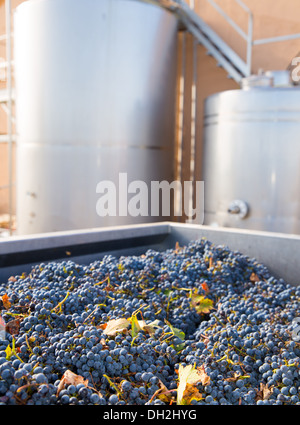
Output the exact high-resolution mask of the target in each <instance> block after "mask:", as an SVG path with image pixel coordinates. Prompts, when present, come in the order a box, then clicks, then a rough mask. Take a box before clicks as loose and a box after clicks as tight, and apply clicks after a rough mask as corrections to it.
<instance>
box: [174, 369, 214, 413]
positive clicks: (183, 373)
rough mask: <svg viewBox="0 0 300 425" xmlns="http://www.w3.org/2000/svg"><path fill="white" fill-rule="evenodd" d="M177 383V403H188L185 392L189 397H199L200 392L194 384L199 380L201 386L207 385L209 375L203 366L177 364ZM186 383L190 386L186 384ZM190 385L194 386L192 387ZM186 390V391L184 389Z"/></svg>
mask: <svg viewBox="0 0 300 425" xmlns="http://www.w3.org/2000/svg"><path fill="white" fill-rule="evenodd" d="M178 378H179V384H178V388H177V404H178V405H185V404H188V400H186V398H185V394H186V395H187V396H188V398H189V397H191V396H192V395H194V397H199V396H201V394H200V393H199V392H198V390H197V388H196V385H197V384H198V383H199V382H200V383H201V384H202V385H203V386H206V385H209V383H210V377H209V376H208V375H207V374H206V372H205V369H204V366H203V365H202V366H200V367H197V368H196V367H195V366H192V365H187V366H182V365H181V364H180V365H179V369H178ZM188 384H189V385H190V386H188ZM191 387H194V389H192V388H191ZM186 390H187V393H185V391H186Z"/></svg>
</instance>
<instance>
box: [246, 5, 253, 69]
mask: <svg viewBox="0 0 300 425" xmlns="http://www.w3.org/2000/svg"><path fill="white" fill-rule="evenodd" d="M248 13H249V17H248V37H247V76H248V77H249V76H250V75H251V70H252V48H253V14H252V12H251V11H249V12H248Z"/></svg>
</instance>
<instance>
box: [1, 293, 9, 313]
mask: <svg viewBox="0 0 300 425" xmlns="http://www.w3.org/2000/svg"><path fill="white" fill-rule="evenodd" d="M1 300H2V303H3V307H4V308H5V309H6V310H9V308H10V306H11V303H10V301H9V298H8V295H7V294H4V295H2V297H1Z"/></svg>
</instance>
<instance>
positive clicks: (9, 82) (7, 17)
mask: <svg viewBox="0 0 300 425" xmlns="http://www.w3.org/2000/svg"><path fill="white" fill-rule="evenodd" d="M5 26H6V35H7V37H6V61H7V95H8V99H7V136H8V185H9V194H8V213H9V233H10V235H12V187H13V181H12V75H11V74H12V73H11V0H5Z"/></svg>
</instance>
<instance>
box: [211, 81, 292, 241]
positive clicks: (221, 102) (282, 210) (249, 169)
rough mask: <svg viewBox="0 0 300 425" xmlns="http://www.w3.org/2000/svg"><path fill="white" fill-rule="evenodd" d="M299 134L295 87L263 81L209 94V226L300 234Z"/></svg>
mask: <svg viewBox="0 0 300 425" xmlns="http://www.w3.org/2000/svg"><path fill="white" fill-rule="evenodd" d="M264 78H265V76H264ZM299 134H300V89H299V88H297V87H293V86H288V85H286V86H281V87H277V86H274V85H272V84H269V83H267V84H265V82H263V79H260V83H258V84H253V86H252V84H247V85H245V86H244V87H243V89H241V90H229V91H225V92H221V93H218V94H215V95H212V96H210V97H209V98H207V99H206V103H205V126H204V155H203V168H204V172H203V180H204V188H205V207H204V208H205V219H204V220H205V224H208V225H211V226H225V227H226V226H228V227H235V228H245V229H256V230H264V231H271V232H283V233H295V234H299V233H300V140H299Z"/></svg>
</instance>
